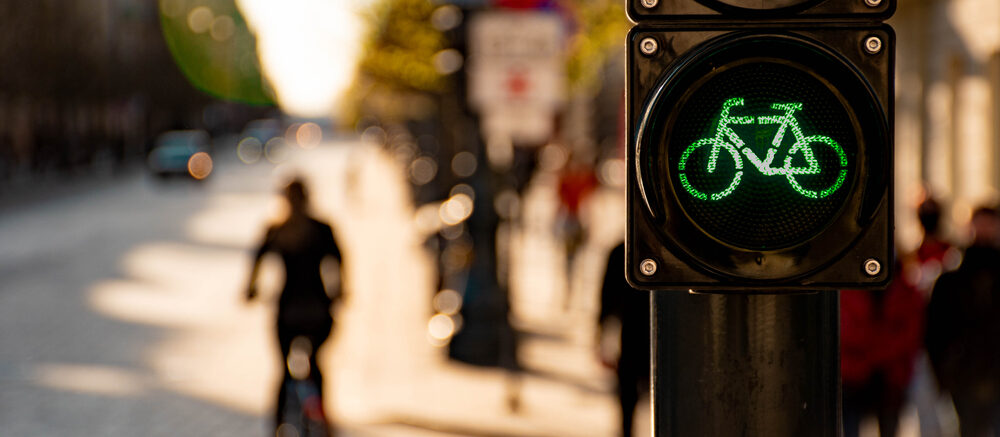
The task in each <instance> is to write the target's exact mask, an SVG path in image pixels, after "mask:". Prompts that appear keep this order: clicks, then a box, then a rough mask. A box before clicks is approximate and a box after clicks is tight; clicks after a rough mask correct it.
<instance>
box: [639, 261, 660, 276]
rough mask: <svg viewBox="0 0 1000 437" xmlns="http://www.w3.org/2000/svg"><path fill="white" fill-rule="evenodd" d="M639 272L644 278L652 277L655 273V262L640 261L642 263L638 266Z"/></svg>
mask: <svg viewBox="0 0 1000 437" xmlns="http://www.w3.org/2000/svg"><path fill="white" fill-rule="evenodd" d="M639 271H641V272H642V274H644V275H646V276H653V274H655V273H656V261H653V260H651V259H649V258H646V259H644V260H642V263H640V264H639Z"/></svg>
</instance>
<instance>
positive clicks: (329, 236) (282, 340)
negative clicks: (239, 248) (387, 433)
mask: <svg viewBox="0 0 1000 437" xmlns="http://www.w3.org/2000/svg"><path fill="white" fill-rule="evenodd" d="M284 195H285V200H286V202H287V204H288V217H287V218H285V220H284V221H283V222H282V223H280V224H278V225H275V226H271V227H270V228H269V229H268V230H267V234H266V235H265V237H264V241H263V242H261V245H260V247H259V248H258V249H257V252H256V254H255V256H254V262H253V269H252V270H251V272H250V282H249V285H248V286H247V290H246V298H247V300H252V299H254V298H255V297H256V296H257V286H256V280H257V272H258V270H259V268H260V264H261V259H262V258H263V256H264V255H265V254H267V253H269V252H273V253H276V254H278V255H280V256H281V259H282V261H284V266H285V284H284V287H282V290H281V296H280V297H279V299H278V320H277V322H278V323H277V334H278V344H279V345H280V347H281V356H282V367H283V368H284V369H285V370H284V377H283V379H282V382H281V386H280V388H279V389H278V399H277V404H276V405H277V407H276V408H277V410H276V414H275V429H276V431H275V432H276V433H277V434H278V435H282V433H281V430H280V428H281V427H282V425H283V424H285V423H286V422H287V421H289V420H295V419H288V418H286V417H285V408H286V401H287V397H288V395H289V393H288V389H289V386H290V382H291V381H292V380H293V379H294V380H308V381H310V382H311V383H312V384H313V385H314V388H315V390H317V393H318V395H319V396H318V398H317V399H315V400H316V401H318V402H319V404H318V408H314V413H315V412H318V414H320V415H321V416H320V419H322V421H323V422H324V423H325V422H326V419H325V415H323V404H322V390H323V376H322V374H321V373H320V368H319V366H318V365H317V362H316V356H317V351H318V350H319V348H320V347H321V346H322V345H323V342H324V341H326V339H327V338H328V337H329V336H330V329H331V328H332V327H333V317H332V315H331V313H330V307H331V306H332V304H333V301H334V298H335V297H337V296H338V295H339V293H338V294H337V295H333V296H331V294H333V293H328V291H327V290H328V289H331V290H339V288H337V287H327V286H325V285H324V283H323V278H322V276H321V269H320V265H321V263H322V262H323V261H324V260H325V259H327V258H332V259H334V260H336V261H338V262H339V261H340V260H341V254H340V249H339V247H338V246H337V242H336V240H335V239H334V236H333V231H332V229H331V228H330V225H328V224H326V223H323V222H321V221H319V220H317V219H315V218H313V217H311V216H310V215H309V211H308V209H309V202H308V196H307V193H306V189H305V185H304V184H303V182H302V181H301V180H299V179H296V180H294V181H292V182H291V183H289V184H288V186H287V187H286V188H285V190H284Z"/></svg>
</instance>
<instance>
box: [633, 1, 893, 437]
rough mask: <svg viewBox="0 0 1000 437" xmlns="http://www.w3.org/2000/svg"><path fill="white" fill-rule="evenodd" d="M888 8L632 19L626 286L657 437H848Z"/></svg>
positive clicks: (882, 180)
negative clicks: (643, 332) (844, 298)
mask: <svg viewBox="0 0 1000 437" xmlns="http://www.w3.org/2000/svg"><path fill="white" fill-rule="evenodd" d="M894 9H895V1H894V0H774V1H770V2H761V1H759V0H629V5H628V12H629V17H630V18H631V19H632V21H634V22H636V23H637V25H636V26H635V27H633V29H632V30H631V31H630V32H629V35H628V39H627V58H628V70H627V79H628V83H627V88H626V89H627V95H626V100H627V108H628V109H627V110H628V114H627V123H628V132H629V147H628V197H627V199H628V225H627V231H626V266H625V268H626V277H627V278H628V280H629V282H630V283H631V284H632V285H633V286H635V287H636V288H641V289H647V290H655V291H656V292H655V293H652V295H653V297H652V319H653V333H652V334H653V337H652V338H653V343H654V344H653V409H654V413H653V417H654V427H653V428H654V431H655V434H656V435H671V436H687V435H698V436H731V435H751V436H756V435H761V436H765V435H766V436H785V435H787V436H799V435H810V436H825V435H829V436H836V435H839V432H840V425H839V414H838V412H839V405H840V401H839V389H840V383H839V369H840V362H839V305H838V293H837V291H836V290H838V289H842V288H877V287H884V286H885V285H886V284H888V281H889V280H890V277H891V272H892V268H891V267H892V263H893V260H892V237H891V235H892V208H891V205H892V184H891V182H892V119H893V112H892V99H893V89H892V88H893V83H892V77H893V65H894V45H895V39H894V33H893V31H892V29H891V28H890V27H889V26H887V25H885V24H883V22H882V21H883V20H884V19H886V18H888V17H889V16H891V14H892V12H893V11H894Z"/></svg>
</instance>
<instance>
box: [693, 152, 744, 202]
mask: <svg viewBox="0 0 1000 437" xmlns="http://www.w3.org/2000/svg"><path fill="white" fill-rule="evenodd" d="M703 146H710V147H703ZM699 149H700V150H699ZM722 149H725V151H726V152H729V153H728V154H724V153H719V152H720V151H721V150H722ZM720 155H721V156H727V155H728V156H729V157H730V158H732V160H733V163H732V169H731V170H730V169H729V167H728V166H726V165H722V166H720V165H719V164H720V162H719V156H720ZM720 167H721V168H720ZM677 170H678V172H677V174H678V177H679V178H680V180H681V185H682V186H683V187H684V190H685V191H687V192H688V194H690V195H692V196H694V197H695V198H697V199H701V200H712V201H715V200H720V199H722V198H724V197H726V196H728V195H730V194H732V193H733V191H735V190H736V187H737V186H738V185H739V184H740V180H742V178H743V159H742V158H740V154H739V152H737V150H736V147H733V145H732V144H729V143H727V142H724V141H719V140H716V139H715V138H703V139H700V140H698V141H695V142H694V143H692V144H691V145H690V146H688V148H687V149H685V150H684V153H682V154H681V159H680V162H679V163H678V164H677ZM729 171H731V172H732V173H731V174H732V176H729V175H726V174H723V173H725V172H729Z"/></svg>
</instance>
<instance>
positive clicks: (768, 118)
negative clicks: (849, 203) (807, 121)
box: [677, 97, 847, 201]
mask: <svg viewBox="0 0 1000 437" xmlns="http://www.w3.org/2000/svg"><path fill="white" fill-rule="evenodd" d="M743 104H744V100H743V98H741V97H734V98H731V99H728V100H726V101H725V103H723V104H722V110H721V111H720V112H719V117H718V123H717V124H716V129H715V135H714V136H713V137H711V138H702V139H700V140H698V141H695V142H694V143H692V144H691V145H690V146H688V148H687V149H685V150H684V153H682V154H681V157H680V162H678V164H677V169H678V171H679V178H680V181H681V185H682V186H683V187H684V189H685V191H687V192H688V194H690V195H691V196H693V197H695V198H697V199H701V200H705V201H717V200H721V199H723V198H725V197H727V196H729V195H730V194H732V193H733V192H734V191H736V188H737V187H738V186H739V184H740V181H742V177H743V170H742V169H743V158H741V157H740V152H742V155H743V156H744V157H746V159H747V160H748V161H749V162H750V164H752V165H753V167H754V168H756V169H757V171H759V172H760V174H762V175H764V176H776V175H784V176H785V178H786V179H787V180H788V184H789V185H790V186H791V188H792V189H793V190H795V192H797V193H798V194H800V195H801V196H802V197H805V198H809V199H822V198H825V197H827V196H829V195H831V194H833V193H834V192H836V191H837V190H838V189H840V187H842V186H843V185H844V181H845V180H846V179H847V155H846V154H845V153H844V149H843V148H842V147H840V145H839V144H837V142H836V141H834V140H833V139H832V138H830V137H828V136H825V135H811V136H806V135H805V133H803V132H802V128H801V127H800V125H799V121H798V119H797V118H796V117H795V112H796V111H800V110H802V106H803V105H802V103H774V104H771V109H774V110H777V111H781V114H777V115H760V116H757V117H753V116H732V115H730V112H731V111H732V110H733V109H734V108H738V107H741V106H743ZM754 123H756V124H758V125H771V124H776V125H778V129H777V132H776V133H775V135H774V138H773V140H772V141H771V147H769V148H768V150H767V154H766V155H765V156H764V158H763V159H761V157H760V156H758V155H757V153H755V152H754V151H753V150H751V149H750V147H749V146H747V144H746V143H745V142H744V141H743V140H742V139H741V138H740V137H739V135H737V134H736V131H734V130H733V128H732V126H733V125H748V124H754ZM788 131H791V133H792V136H793V138H794V139H795V142H794V143H793V144H792V145H791V146H790V147H788V154H787V156H786V157H785V160H784V162H783V165H782V166H780V167H774V166H772V162H773V161H774V158H775V156H776V155H777V154H778V152H780V151H781V148H782V146H781V145H782V143H783V142H784V138H785V134H786V133H787V132H788ZM708 145H710V146H711V150H710V152H709V154H708V160H707V162H706V164H705V172H706V173H707V174H713V173H715V171H716V169H717V164H718V161H719V151H720V150H723V149H725V150H726V151H727V152H729V154H728V155H729V156H730V157H732V159H733V167H734V168H733V176H732V180H730V181H729V182H728V184H724V185H726V186H725V188H723V189H721V190H719V191H717V192H708V190H699V189H697V188H695V187H694V185H692V184H691V181H690V180H689V178H688V175H687V173H688V172H694V171H700V169H695V168H689V166H688V160H689V159H690V158H691V155H692V154H693V153H694V152H695V150H697V149H699V148H701V147H703V146H708ZM820 145H822V146H826V147H829V148H831V149H833V151H834V152H835V153H836V154H837V161H836V162H837V164H838V167H837V168H836V169H829V168H823V166H821V164H820V162H819V160H817V159H816V154H815V150H814V147H817V146H820ZM794 156H801V157H802V158H803V161H804V162H805V164H804V165H795V164H794V163H793V162H792V161H793V157H794ZM830 171H835V172H836V174H837V179H836V180H835V181H834V182H833V184H831V185H830V186H829V187H826V188H823V189H818V190H810V189H807V188H805V187H803V186H802V184H801V183H800V182H799V180H798V179H797V177H798V176H800V175H818V174H821V173H823V174H827V173H829V172H830ZM723 179H728V177H723Z"/></svg>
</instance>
